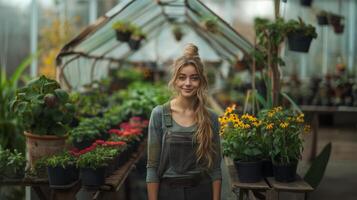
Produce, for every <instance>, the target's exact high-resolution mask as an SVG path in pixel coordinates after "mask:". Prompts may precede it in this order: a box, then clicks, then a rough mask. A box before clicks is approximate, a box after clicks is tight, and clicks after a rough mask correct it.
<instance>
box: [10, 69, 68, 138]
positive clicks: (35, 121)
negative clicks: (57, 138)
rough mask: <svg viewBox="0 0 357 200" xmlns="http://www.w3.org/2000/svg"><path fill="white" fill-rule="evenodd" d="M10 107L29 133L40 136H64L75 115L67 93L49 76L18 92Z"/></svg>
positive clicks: (34, 81)
mask: <svg viewBox="0 0 357 200" xmlns="http://www.w3.org/2000/svg"><path fill="white" fill-rule="evenodd" d="M10 106H11V107H10V108H11V110H12V111H13V112H14V113H16V114H17V115H18V116H19V118H20V120H21V122H22V123H23V125H24V128H25V131H28V132H31V133H33V134H38V135H46V134H47V135H64V134H65V133H66V132H67V125H68V124H69V123H71V122H72V118H73V115H74V112H75V107H74V106H73V104H71V103H70V102H69V96H68V94H67V92H66V91H64V90H62V89H61V88H60V86H59V84H58V83H57V82H56V81H54V80H51V79H48V78H46V77H45V76H41V77H39V78H36V79H34V80H32V81H31V82H29V83H28V85H27V86H25V87H23V88H20V89H18V90H17V91H16V95H15V98H14V99H13V101H12V102H11V105H10Z"/></svg>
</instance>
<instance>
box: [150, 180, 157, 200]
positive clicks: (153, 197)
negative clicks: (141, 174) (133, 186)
mask: <svg viewBox="0 0 357 200" xmlns="http://www.w3.org/2000/svg"><path fill="white" fill-rule="evenodd" d="M147 190H148V200H158V194H159V183H147Z"/></svg>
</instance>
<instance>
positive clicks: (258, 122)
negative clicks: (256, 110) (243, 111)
mask: <svg viewBox="0 0 357 200" xmlns="http://www.w3.org/2000/svg"><path fill="white" fill-rule="evenodd" d="M261 123H262V122H261V121H256V122H253V125H254V126H255V127H258V126H260V124H261Z"/></svg>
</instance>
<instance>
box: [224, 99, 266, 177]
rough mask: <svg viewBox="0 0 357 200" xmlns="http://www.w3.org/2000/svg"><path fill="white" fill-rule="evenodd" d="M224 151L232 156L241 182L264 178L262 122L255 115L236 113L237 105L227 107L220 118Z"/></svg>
mask: <svg viewBox="0 0 357 200" xmlns="http://www.w3.org/2000/svg"><path fill="white" fill-rule="evenodd" d="M219 122H220V125H221V130H220V133H221V136H222V138H223V143H222V145H223V153H224V154H225V155H227V156H229V157H231V158H232V159H233V161H234V163H235V166H236V168H237V171H238V177H239V180H240V181H241V182H246V183H251V182H258V181H260V180H261V179H262V162H261V157H262V146H261V134H260V125H261V122H260V121H259V120H258V119H257V118H256V117H254V116H252V115H249V114H243V115H241V116H239V115H237V114H236V113H235V106H234V105H233V106H232V107H228V108H226V111H225V113H224V115H223V116H221V117H220V118H219Z"/></svg>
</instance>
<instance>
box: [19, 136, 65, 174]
mask: <svg viewBox="0 0 357 200" xmlns="http://www.w3.org/2000/svg"><path fill="white" fill-rule="evenodd" d="M24 135H25V137H26V149H27V152H28V154H29V163H30V167H31V168H33V167H34V165H35V163H36V161H37V160H38V159H40V158H43V157H46V156H51V155H54V154H56V153H60V152H61V151H63V149H64V146H65V142H66V139H67V137H68V136H54V135H43V136H41V135H35V134H31V133H29V132H24Z"/></svg>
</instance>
